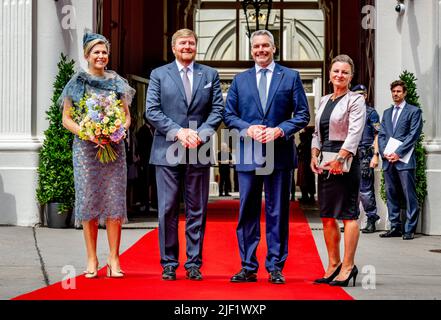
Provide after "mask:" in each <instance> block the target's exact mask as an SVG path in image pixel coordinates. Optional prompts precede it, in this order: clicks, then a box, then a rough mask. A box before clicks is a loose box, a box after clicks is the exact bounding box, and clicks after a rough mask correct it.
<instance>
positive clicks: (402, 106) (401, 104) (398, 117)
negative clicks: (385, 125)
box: [392, 100, 406, 123]
mask: <svg viewBox="0 0 441 320" xmlns="http://www.w3.org/2000/svg"><path fill="white" fill-rule="evenodd" d="M398 106H399V107H400V108H399V109H398V110H397V108H396V105H394V109H393V111H392V119H393V118H394V116H395V113H397V112H398V116H397V122H396V123H398V120H399V119H400V115H401V112H403V109H404V107H405V106H406V100H403V102H401V103H400V104H399V105H398Z"/></svg>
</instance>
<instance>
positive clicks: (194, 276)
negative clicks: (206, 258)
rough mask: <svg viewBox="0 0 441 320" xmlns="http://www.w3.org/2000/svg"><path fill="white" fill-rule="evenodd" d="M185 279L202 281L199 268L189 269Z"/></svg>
mask: <svg viewBox="0 0 441 320" xmlns="http://www.w3.org/2000/svg"><path fill="white" fill-rule="evenodd" d="M186 278H187V279H190V280H195V281H200V280H202V273H201V271H200V270H199V268H197V267H191V268H189V269H187V275H186Z"/></svg>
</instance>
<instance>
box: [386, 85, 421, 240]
mask: <svg viewBox="0 0 441 320" xmlns="http://www.w3.org/2000/svg"><path fill="white" fill-rule="evenodd" d="M391 92H392V98H393V101H394V105H393V106H392V107H390V108H388V109H386V110H385V111H384V114H383V119H382V121H381V129H380V133H379V134H378V144H379V148H380V154H381V156H382V158H383V172H384V180H385V185H386V195H387V209H388V215H389V221H390V223H391V229H390V230H389V231H387V232H385V233H382V234H380V237H381V238H390V237H401V236H402V237H403V239H404V240H411V239H413V238H414V233H415V230H416V227H417V224H418V216H419V207H418V198H417V194H416V185H415V180H416V176H415V167H416V160H415V144H416V142H417V141H418V139H419V137H420V135H421V130H422V128H423V120H422V112H421V109H420V108H418V107H416V106H413V105H410V104H408V103H406V101H405V97H406V94H407V87H406V84H405V83H404V82H403V81H401V80H397V81H394V82H393V83H392V84H391ZM391 138H393V139H396V140H398V141H399V142H397V143H396V145H399V146H398V148H396V149H395V148H392V149H391V150H390V151H389V150H386V146H388V143H389V146H390V143H391V142H390V139H391ZM388 149H389V148H388ZM393 149H395V150H393ZM409 155H410V158H409V159H407V157H409ZM406 156H407V157H406ZM403 196H404V199H405V201H406V223H405V225H404V228H403V230H402V226H401V219H400V198H403ZM403 231H404V234H403V233H402V232H403Z"/></svg>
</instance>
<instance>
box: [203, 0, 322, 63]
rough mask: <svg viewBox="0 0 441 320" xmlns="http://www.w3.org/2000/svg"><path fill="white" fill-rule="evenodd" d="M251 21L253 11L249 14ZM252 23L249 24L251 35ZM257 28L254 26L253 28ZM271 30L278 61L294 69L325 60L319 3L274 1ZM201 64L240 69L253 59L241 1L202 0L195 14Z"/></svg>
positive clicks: (310, 0) (270, 18)
mask: <svg viewBox="0 0 441 320" xmlns="http://www.w3.org/2000/svg"><path fill="white" fill-rule="evenodd" d="M249 17H250V18H251V19H252V18H253V17H252V12H251V13H249ZM253 26H254V24H253V23H250V29H251V32H252V31H253V29H252V28H253ZM254 29H255V26H254ZM268 29H269V30H270V31H271V32H272V33H273V35H274V38H275V42H276V47H277V52H276V55H275V60H277V61H284V62H286V63H285V65H287V66H293V67H319V68H321V66H322V64H323V60H324V16H323V12H322V10H320V9H319V4H318V0H309V1H300V0H273V4H272V10H271V12H270V16H269V23H268ZM195 31H196V33H197V34H198V36H199V39H200V40H199V43H198V56H197V59H198V60H199V61H205V62H212V63H210V64H213V65H222V62H223V61H226V62H227V61H228V62H229V63H231V62H232V61H234V62H236V65H237V66H240V65H242V64H243V63H244V62H247V61H249V60H251V55H250V44H249V39H248V37H247V35H246V33H247V23H246V19H245V13H244V11H243V9H242V4H241V1H239V0H224V1H214V0H202V1H201V6H200V9H198V10H197V12H196V19H195ZM216 62H217V63H216Z"/></svg>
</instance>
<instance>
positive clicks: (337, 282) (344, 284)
mask: <svg viewBox="0 0 441 320" xmlns="http://www.w3.org/2000/svg"><path fill="white" fill-rule="evenodd" d="M357 275H358V269H357V266H355V265H354V267H353V268H352V270H351V273H350V274H349V277H348V278H347V279H346V280H341V281H340V280H334V281H331V282H329V285H330V286H337V287H347V286H348V284H349V281H350V280H351V278H353V279H354V281H353V283H352V286H353V287H355V281H356V280H357Z"/></svg>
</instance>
